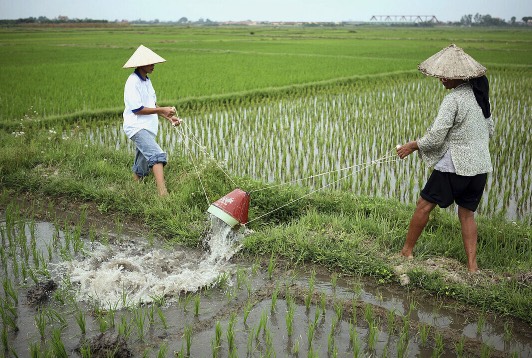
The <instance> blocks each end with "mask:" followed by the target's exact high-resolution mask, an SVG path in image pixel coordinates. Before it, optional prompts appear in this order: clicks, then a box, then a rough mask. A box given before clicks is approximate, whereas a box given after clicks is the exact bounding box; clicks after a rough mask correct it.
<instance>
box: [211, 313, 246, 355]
mask: <svg viewBox="0 0 532 358" xmlns="http://www.w3.org/2000/svg"><path fill="white" fill-rule="evenodd" d="M250 336H253V335H250ZM211 346H212V356H213V357H218V354H219V352H220V349H221V348H222V325H221V324H220V321H216V326H215V328H214V339H213V340H212V343H211ZM248 346H249V344H248Z"/></svg>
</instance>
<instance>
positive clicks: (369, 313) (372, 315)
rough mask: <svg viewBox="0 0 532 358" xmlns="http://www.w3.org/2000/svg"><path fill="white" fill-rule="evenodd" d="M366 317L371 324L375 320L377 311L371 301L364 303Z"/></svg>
mask: <svg viewBox="0 0 532 358" xmlns="http://www.w3.org/2000/svg"><path fill="white" fill-rule="evenodd" d="M364 319H365V320H366V322H367V324H371V323H372V322H374V321H375V313H374V311H373V306H372V305H371V304H369V303H366V304H365V305H364Z"/></svg>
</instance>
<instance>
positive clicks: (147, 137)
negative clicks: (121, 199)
mask: <svg viewBox="0 0 532 358" xmlns="http://www.w3.org/2000/svg"><path fill="white" fill-rule="evenodd" d="M162 62H166V60H165V59H164V58H162V57H161V56H159V55H157V54H156V53H155V52H153V51H152V50H150V49H149V48H147V47H145V46H143V45H140V46H139V48H138V49H137V50H136V51H135V53H133V55H132V56H131V58H130V59H129V60H128V61H127V62H126V64H125V65H124V68H134V69H135V71H134V72H133V73H131V74H130V75H129V77H128V79H127V81H126V85H125V87H124V104H125V109H124V113H123V117H124V124H123V129H124V132H125V133H126V135H127V137H128V138H129V139H131V140H132V141H133V142H135V145H136V148H137V149H136V153H135V162H134V164H133V168H132V169H133V178H134V179H135V180H137V181H138V180H140V179H142V178H144V177H145V176H147V175H149V173H150V172H153V176H154V177H155V183H156V184H157V191H158V192H159V195H161V196H165V195H168V191H167V189H166V184H165V181H164V173H163V168H164V166H165V165H166V163H167V157H166V153H165V152H164V151H163V150H162V149H161V147H160V146H159V145H158V144H157V142H156V141H155V137H156V136H157V130H158V127H159V118H158V116H161V117H163V118H166V119H167V120H169V121H170V122H171V123H172V124H173V125H179V124H180V123H181V120H180V119H179V118H177V117H176V116H175V114H176V113H175V108H174V107H159V106H157V96H156V95H155V90H154V89H153V86H152V83H151V80H150V78H149V77H148V74H151V73H152V72H153V70H154V67H155V64H156V63H162Z"/></svg>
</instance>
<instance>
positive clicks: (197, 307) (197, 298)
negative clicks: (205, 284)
mask: <svg viewBox="0 0 532 358" xmlns="http://www.w3.org/2000/svg"><path fill="white" fill-rule="evenodd" d="M200 303H201V296H200V294H199V293H198V294H196V295H195V297H194V316H195V317H199V312H200Z"/></svg>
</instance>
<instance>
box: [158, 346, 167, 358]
mask: <svg viewBox="0 0 532 358" xmlns="http://www.w3.org/2000/svg"><path fill="white" fill-rule="evenodd" d="M167 354H168V344H166V343H164V344H163V345H161V347H160V348H159V351H157V358H166V357H167Z"/></svg>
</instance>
